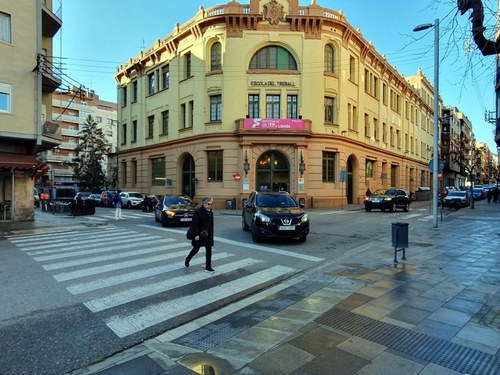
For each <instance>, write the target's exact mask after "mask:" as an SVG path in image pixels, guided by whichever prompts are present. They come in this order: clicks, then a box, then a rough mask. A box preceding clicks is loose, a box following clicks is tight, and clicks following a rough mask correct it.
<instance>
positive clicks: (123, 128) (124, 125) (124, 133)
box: [121, 124, 127, 145]
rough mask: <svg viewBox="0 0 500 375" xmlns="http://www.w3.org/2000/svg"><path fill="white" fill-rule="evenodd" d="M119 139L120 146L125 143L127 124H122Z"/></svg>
mask: <svg viewBox="0 0 500 375" xmlns="http://www.w3.org/2000/svg"><path fill="white" fill-rule="evenodd" d="M121 139H122V145H124V144H126V143H127V124H122V134H121Z"/></svg>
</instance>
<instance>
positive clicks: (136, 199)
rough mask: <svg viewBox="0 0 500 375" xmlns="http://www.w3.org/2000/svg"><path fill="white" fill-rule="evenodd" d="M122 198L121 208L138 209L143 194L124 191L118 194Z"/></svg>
mask: <svg viewBox="0 0 500 375" xmlns="http://www.w3.org/2000/svg"><path fill="white" fill-rule="evenodd" d="M120 196H121V197H122V207H126V208H140V207H141V205H142V201H143V200H144V194H141V193H138V192H135V191H124V192H121V193H120Z"/></svg>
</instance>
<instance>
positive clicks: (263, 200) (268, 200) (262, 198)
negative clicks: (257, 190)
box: [257, 195, 298, 207]
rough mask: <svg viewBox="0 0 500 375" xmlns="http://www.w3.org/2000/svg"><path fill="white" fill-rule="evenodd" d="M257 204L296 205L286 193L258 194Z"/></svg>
mask: <svg viewBox="0 0 500 375" xmlns="http://www.w3.org/2000/svg"><path fill="white" fill-rule="evenodd" d="M257 206H260V207H298V206H297V203H296V202H295V201H294V200H293V198H292V197H290V196H288V195H259V196H258V197H257Z"/></svg>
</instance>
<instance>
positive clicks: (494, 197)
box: [491, 188, 498, 203]
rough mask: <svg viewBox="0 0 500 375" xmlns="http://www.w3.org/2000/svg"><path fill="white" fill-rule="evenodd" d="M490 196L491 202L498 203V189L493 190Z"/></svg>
mask: <svg viewBox="0 0 500 375" xmlns="http://www.w3.org/2000/svg"><path fill="white" fill-rule="evenodd" d="M491 195H492V196H493V202H494V203H497V202H498V188H493V191H492V192H491Z"/></svg>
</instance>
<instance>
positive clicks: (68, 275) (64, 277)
mask: <svg viewBox="0 0 500 375" xmlns="http://www.w3.org/2000/svg"><path fill="white" fill-rule="evenodd" d="M188 245H189V244H185V245H182V244H181V245H179V244H175V245H169V246H165V249H167V248H169V249H173V248H180V247H182V246H186V247H187V246H188ZM186 255H187V251H186V250H182V251H176V252H175V253H169V254H161V255H156V256H153V257H148V258H140V259H133V260H127V261H123V262H118V263H112V264H106V265H104V266H97V267H91V268H85V269H82V270H77V271H69V272H62V273H58V274H56V275H52V277H53V278H54V279H56V280H57V281H59V282H61V281H68V280H74V279H79V278H83V277H87V276H91V275H97V274H100V273H106V272H111V271H117V270H122V269H125V268H130V267H135V266H140V265H143V264H150V263H156V262H162V261H166V260H169V259H173V258H177V257H182V256H186Z"/></svg>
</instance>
